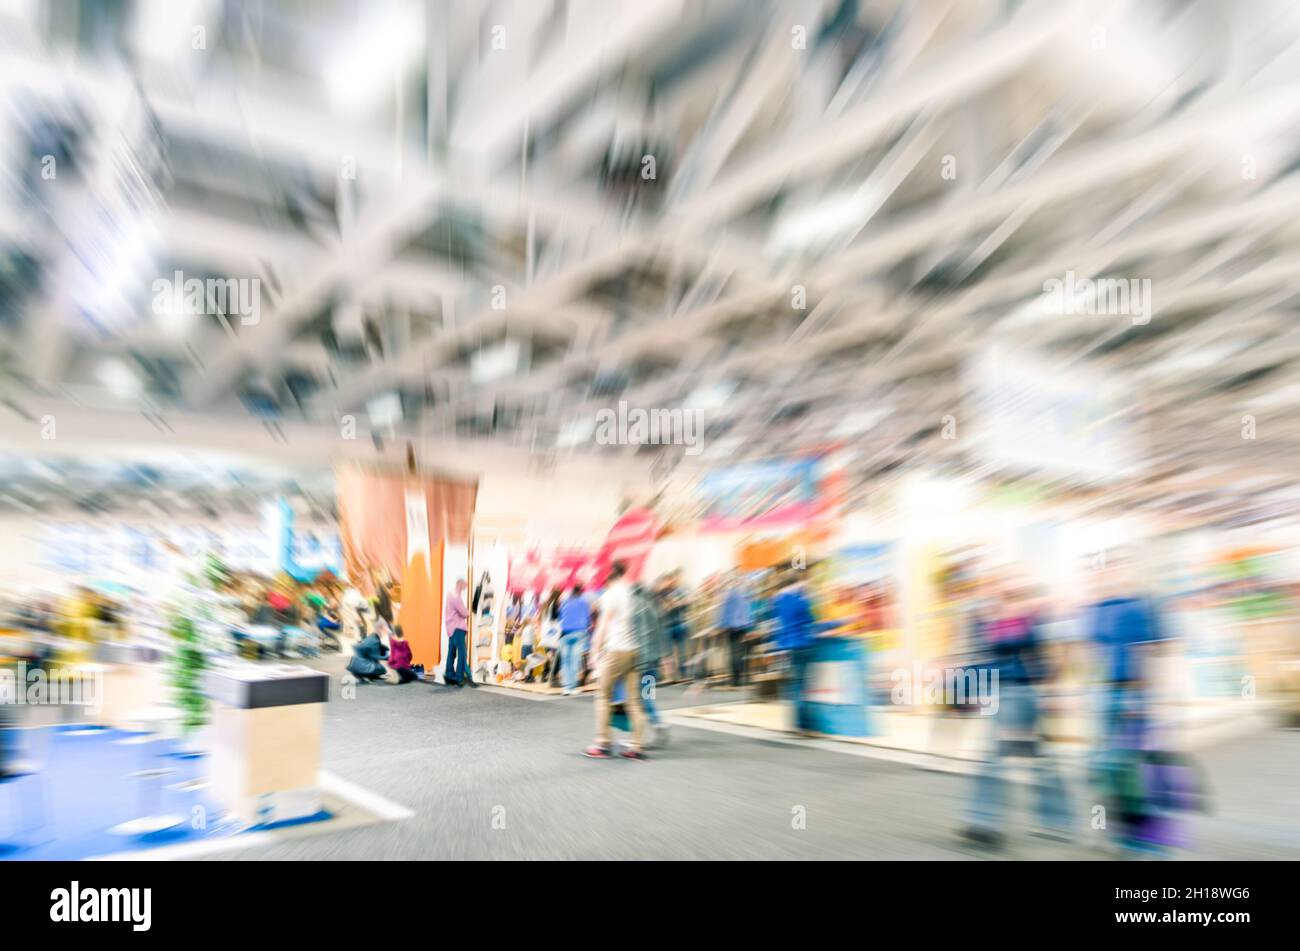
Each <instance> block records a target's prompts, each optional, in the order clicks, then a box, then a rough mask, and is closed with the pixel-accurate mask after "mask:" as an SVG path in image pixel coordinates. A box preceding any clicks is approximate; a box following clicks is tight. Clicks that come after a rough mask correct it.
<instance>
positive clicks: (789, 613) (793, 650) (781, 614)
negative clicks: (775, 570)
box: [772, 569, 816, 732]
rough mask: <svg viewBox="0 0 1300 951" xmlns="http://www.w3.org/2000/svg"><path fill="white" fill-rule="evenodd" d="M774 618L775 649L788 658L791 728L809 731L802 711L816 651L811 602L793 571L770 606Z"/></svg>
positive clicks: (809, 728) (814, 623) (814, 620)
mask: <svg viewBox="0 0 1300 951" xmlns="http://www.w3.org/2000/svg"><path fill="white" fill-rule="evenodd" d="M772 613H773V614H774V615H775V616H776V638H775V640H776V649H777V650H780V651H786V652H788V654H789V658H790V678H789V682H788V685H787V688H786V689H787V696H788V698H789V700H790V702H791V703H793V704H794V725H795V729H797V730H799V731H801V732H809V731H810V730H811V726H810V725H809V723H808V720H807V716H806V711H805V696H806V694H807V689H808V669H809V667H811V666H812V662H813V653H814V652H815V650H816V631H815V625H816V618H814V617H813V610H812V603H811V602H810V601H809V600H808V596H807V595H806V594H805V593H804V586H803V579H802V578H801V576H800V575H799V572H798V571H796V570H793V569H792V570H791V571H790V573H789V574H787V575H786V578H785V582H784V584H783V585H782V588H781V593H780V594H778V595H777V596H776V600H775V601H774V602H773V603H772Z"/></svg>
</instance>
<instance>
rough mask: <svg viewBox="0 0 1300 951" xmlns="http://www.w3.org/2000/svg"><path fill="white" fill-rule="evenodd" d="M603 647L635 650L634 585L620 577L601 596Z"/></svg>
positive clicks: (613, 649) (605, 648)
mask: <svg viewBox="0 0 1300 951" xmlns="http://www.w3.org/2000/svg"><path fill="white" fill-rule="evenodd" d="M600 624H601V628H602V630H603V632H604V633H603V635H602V637H603V640H602V642H601V647H602V648H603V649H604V650H607V651H634V650H636V637H635V636H634V634H633V632H632V586H631V585H630V584H628V583H627V582H626V581H624V580H622V579H619V580H618V581H615V582H614V583H613V584H611V585H610V586H609V587H607V588H606V589H605V593H604V594H602V595H601V596H600Z"/></svg>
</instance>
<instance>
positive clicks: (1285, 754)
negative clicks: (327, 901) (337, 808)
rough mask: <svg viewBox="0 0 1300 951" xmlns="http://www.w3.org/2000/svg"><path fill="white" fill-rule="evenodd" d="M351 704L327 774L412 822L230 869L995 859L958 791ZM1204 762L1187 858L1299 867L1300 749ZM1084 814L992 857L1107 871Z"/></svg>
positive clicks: (1294, 742) (1268, 746)
mask: <svg viewBox="0 0 1300 951" xmlns="http://www.w3.org/2000/svg"><path fill="white" fill-rule="evenodd" d="M335 689H336V692H337V685H336V688H335ZM356 693H357V696H356V698H355V699H351V700H344V699H340V698H338V697H337V696H336V697H335V698H334V699H333V700H332V701H331V702H330V704H329V705H328V706H327V707H326V724H325V738H324V750H323V756H322V758H323V765H324V768H326V769H328V770H329V771H331V772H333V773H335V774H337V775H339V776H341V777H343V778H344V779H346V780H349V781H351V782H354V783H356V784H358V785H361V786H363V787H365V788H367V789H369V790H372V791H374V792H376V793H378V794H380V795H382V796H385V797H387V798H389V799H391V800H393V801H395V802H397V803H399V804H401V805H404V806H407V807H409V808H410V809H412V810H414V811H415V813H416V815H415V816H414V817H413V818H411V819H407V820H403V821H397V822H384V823H380V824H377V825H372V826H368V827H366V828H362V829H356V830H352V831H342V832H330V833H323V834H320V835H315V836H311V837H306V838H302V839H298V840H295V841H291V842H285V843H281V844H275V845H270V846H264V847H257V848H252V849H248V850H243V851H237V852H228V853H223V854H222V855H221V856H220V857H221V858H275V859H316V858H320V859H353V858H355V859H378V858H422V859H438V858H728V859H730V858H736V859H742V858H894V859H935V858H975V857H985V856H986V853H983V852H980V851H977V850H974V849H971V848H967V847H965V846H963V845H962V843H961V842H960V841H959V840H958V839H957V837H956V835H955V831H956V828H957V819H958V816H959V811H960V805H961V797H962V796H963V794H964V792H965V790H966V788H967V787H966V782H967V781H966V780H965V779H963V778H962V777H960V776H954V775H948V774H944V773H938V772H931V771H927V770H924V769H918V768H916V767H912V766H902V765H894V764H890V763H885V762H882V761H879V760H874V759H867V758H862V757H858V756H849V755H844V754H839V753H834V752H826V751H822V750H817V749H806V748H801V747H798V746H792V745H789V744H782V743H771V742H765V741H756V740H753V739H748V738H743V737H736V736H729V735H725V734H720V733H714V732H707V731H703V730H696V729H686V728H683V727H680V726H679V727H677V728H675V729H674V731H673V735H672V739H671V742H670V744H669V746H668V747H667V749H665V750H663V751H658V752H656V754H655V755H654V756H653V758H652V759H651V760H649V761H646V762H640V763H637V762H627V761H623V760H614V761H605V762H597V761H590V760H587V759H585V758H584V757H583V756H581V755H580V754H581V750H582V748H583V746H585V745H586V744H587V743H588V742H589V741H590V739H591V726H592V724H591V719H592V703H591V700H590V698H588V697H576V698H566V699H558V700H541V701H539V700H531V699H526V698H524V697H521V696H518V695H517V694H509V695H506V694H503V693H502V692H498V691H489V690H485V689H478V690H470V689H467V688H461V689H449V688H443V687H437V686H428V685H424V684H410V685H406V686H402V687H393V686H388V685H365V686H360V687H358V688H357V691H356ZM681 694H682V688H680V687H668V688H662V689H661V690H660V702H661V704H664V705H667V706H670V707H671V706H676V705H681V703H682V698H681ZM734 698H735V695H734V694H726V693H713V694H711V695H709V697H708V699H709V700H725V699H734ZM692 702H696V703H698V702H699V699H698V698H695V699H693V701H692ZM1203 762H1204V763H1205V765H1206V767H1207V769H1208V771H1209V773H1210V776H1211V781H1212V783H1213V786H1214V788H1215V791H1216V797H1215V814H1213V815H1211V816H1209V817H1205V818H1197V819H1195V820H1194V822H1195V833H1194V837H1195V847H1194V848H1193V850H1192V851H1191V853H1190V855H1191V856H1192V857H1210V856H1213V857H1224V858H1229V857H1231V858H1266V857H1267V858H1300V824H1298V823H1297V820H1296V819H1295V818H1294V808H1293V803H1294V798H1293V794H1294V790H1295V789H1296V788H1300V783H1297V779H1300V733H1297V732H1294V731H1292V732H1285V731H1274V732H1266V733H1260V734H1258V735H1256V736H1253V737H1250V738H1247V739H1245V740H1239V741H1234V742H1233V743H1232V744H1228V745H1225V746H1223V747H1219V748H1216V749H1215V750H1213V751H1211V752H1210V753H1208V754H1206V755H1205V756H1204V757H1203ZM1076 794H1077V795H1082V791H1081V790H1076ZM1020 801H1023V797H1022V798H1021V800H1020ZM1077 807H1078V811H1079V814H1080V816H1081V817H1082V818H1081V820H1080V840H1079V841H1078V842H1077V843H1075V844H1073V845H1057V844H1054V843H1049V842H1044V841H1040V840H1038V839H1034V838H1031V837H1028V836H1025V835H1023V834H1020V833H1019V832H1014V833H1013V834H1012V835H1011V839H1010V843H1009V847H1008V848H1007V849H1006V850H1005V851H1003V852H1000V853H997V855H998V856H999V857H1005V858H1053V857H1060V858H1105V857H1108V856H1109V855H1110V853H1109V852H1108V851H1107V850H1106V848H1105V847H1106V846H1107V845H1108V843H1107V842H1106V840H1105V835H1106V833H1098V832H1093V831H1091V830H1089V829H1087V823H1086V816H1087V814H1088V804H1087V803H1083V802H1078V803H1077ZM1015 811H1016V813H1017V814H1018V815H1019V814H1023V813H1024V812H1025V811H1026V810H1024V809H1023V808H1019V807H1018V808H1017V809H1016V810H1015ZM799 815H802V816H804V817H805V820H806V821H805V823H804V827H803V828H795V826H796V825H797V824H798V823H797V822H796V819H797V818H798V816H799Z"/></svg>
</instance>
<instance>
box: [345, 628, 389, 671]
mask: <svg viewBox="0 0 1300 951" xmlns="http://www.w3.org/2000/svg"><path fill="white" fill-rule="evenodd" d="M387 656H388V648H386V647H385V646H384V642H383V641H381V640H380V639H379V635H378V634H368V635H367V636H366V637H364V638H363V639H362V640H361V642H360V643H358V644H357V646H356V647H354V648H352V659H351V660H349V661H348V673H350V674H352V676H354V677H356V678H357V679H359V680H378V679H379V678H380V677H383V676H384V675H385V674H387V673H388V668H386V667H385V666H384V665H383V664H381V663H380V659H381V658H384V657H387Z"/></svg>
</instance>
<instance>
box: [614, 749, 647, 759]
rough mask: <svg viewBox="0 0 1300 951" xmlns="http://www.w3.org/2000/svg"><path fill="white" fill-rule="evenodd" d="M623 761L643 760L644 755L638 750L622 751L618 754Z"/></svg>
mask: <svg viewBox="0 0 1300 951" xmlns="http://www.w3.org/2000/svg"><path fill="white" fill-rule="evenodd" d="M619 755H620V756H622V757H623V759H645V754H644V753H642V752H641V751H640V750H624V751H623V752H622V753H620V754H619Z"/></svg>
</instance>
